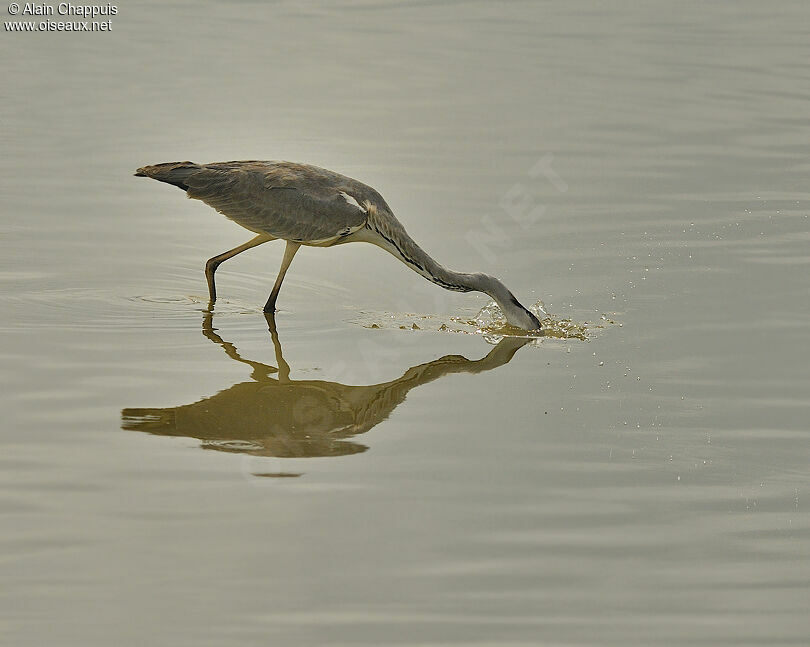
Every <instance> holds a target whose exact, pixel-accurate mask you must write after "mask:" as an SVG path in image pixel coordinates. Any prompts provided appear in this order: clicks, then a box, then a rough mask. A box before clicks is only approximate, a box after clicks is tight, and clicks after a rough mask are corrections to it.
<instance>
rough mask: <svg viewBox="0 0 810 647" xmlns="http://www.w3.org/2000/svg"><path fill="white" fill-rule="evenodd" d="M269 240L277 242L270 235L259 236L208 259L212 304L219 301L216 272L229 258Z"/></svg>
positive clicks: (207, 277)
mask: <svg viewBox="0 0 810 647" xmlns="http://www.w3.org/2000/svg"><path fill="white" fill-rule="evenodd" d="M268 240H275V237H274V236H271V235H269V234H259V235H258V236H256V237H255V238H251V239H250V240H249V241H248V242H246V243H244V244H243V245H239V247H234V248H233V249H231V250H228V251H227V252H223V253H222V254H219V255H218V256H214V257H213V258H209V259H208V261H207V262H206V263H205V279H206V280H207V281H208V296H209V298H210V299H211V303H213V302H214V301H216V300H217V287H216V285H215V284H214V272H216V271H217V268H218V267H219V266H220V265H222V263H224V262H225V261H227V260H228V259H229V258H233V257H234V256H236V255H237V254H241V253H242V252H244V251H245V250H246V249H250V248H251V247H256V245H261V244H262V243H266V242H267V241H268Z"/></svg>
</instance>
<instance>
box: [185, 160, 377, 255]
mask: <svg viewBox="0 0 810 647" xmlns="http://www.w3.org/2000/svg"><path fill="white" fill-rule="evenodd" d="M186 184H187V185H188V189H187V190H188V196H189V197H190V198H195V199H197V200H202V201H203V202H205V203H206V204H208V205H210V206H211V207H213V208H214V209H216V210H217V211H219V212H220V213H222V214H223V215H225V216H227V217H228V218H230V219H231V220H233V221H235V222H236V223H238V224H240V225H242V226H243V227H245V228H247V229H250V230H251V231H255V232H257V233H267V234H270V235H271V236H275V237H276V238H283V239H285V240H294V241H298V242H304V243H307V242H317V243H325V242H328V241H330V240H332V239H339V238H341V237H343V236H346V235H348V234H349V233H351V232H353V231H357V230H358V229H360V228H361V227H363V226H364V224H365V222H366V218H367V217H368V211H369V209H370V208H372V207H375V206H376V204H377V203H378V202H381V204H382V205H384V206H386V207H387V205H385V202H384V201H383V200H382V198H381V197H380V196H379V194H378V193H377V192H376V191H374V189H372V188H371V187H367V186H366V185H364V184H361V183H360V182H357V181H356V180H352V179H351V178H348V177H345V176H343V175H340V174H338V173H333V172H331V171H327V170H326V169H321V168H318V167H315V166H308V165H305V164H293V163H291V162H221V163H216V164H205V165H203V166H201V168H200V170H198V171H195V172H193V173H191V174H190V175H189V176H188V178H187V179H186ZM347 195H348V196H349V197H350V198H351V200H349V199H348V198H347V197H346V196H347Z"/></svg>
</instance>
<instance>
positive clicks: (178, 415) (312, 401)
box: [121, 312, 529, 458]
mask: <svg viewBox="0 0 810 647" xmlns="http://www.w3.org/2000/svg"><path fill="white" fill-rule="evenodd" d="M265 317H266V319H267V323H268V327H269V330H270V335H271V338H272V341H273V347H274V349H275V354H276V363H277V364H278V366H277V367H273V366H269V365H267V364H263V363H261V362H254V361H251V360H249V359H245V358H243V357H241V356H240V354H239V352H238V351H237V349H236V347H235V346H234V345H233V344H232V343H230V342H227V341H225V340H223V339H222V337H220V336H219V334H218V333H217V332H216V331H215V329H214V327H213V314H212V313H210V312H209V313H206V315H205V318H204V320H203V327H202V332H203V334H204V335H205V336H206V337H207V338H208V339H210V340H211V341H213V342H214V343H216V344H218V345H219V346H221V347H222V348H223V350H224V351H225V353H227V355H228V357H230V358H231V359H233V360H235V361H237V362H241V363H243V364H246V365H248V366H250V367H251V369H252V372H251V376H250V377H251V380H250V381H247V382H240V383H239V384H234V385H233V386H232V387H230V388H228V389H225V390H224V391H220V392H219V393H217V394H216V395H212V396H211V397H208V398H203V399H202V400H199V401H198V402H194V403H193V404H185V405H181V406H178V407H167V408H138V409H136V408H129V409H124V410H123V411H122V412H121V418H122V427H123V428H124V429H131V430H135V431H145V432H148V433H151V434H156V435H160V436H182V437H190V438H197V439H199V440H201V441H202V447H203V448H205V449H215V450H219V451H226V452H241V453H246V454H252V455H255V456H275V457H279V458H292V457H299V458H303V457H316V456H344V455H347V454H356V453H359V452H363V451H365V450H366V449H367V447H366V446H365V445H363V444H360V443H358V442H354V441H353V440H352V439H353V438H354V437H355V436H357V435H358V434H362V433H365V432H366V431H368V430H369V429H371V428H372V427H374V426H375V425H376V424H378V423H379V422H381V421H383V420H385V419H386V418H387V417H388V416H389V415H390V414H391V412H392V411H393V410H394V409H395V408H396V407H397V406H398V405H399V404H400V403H401V402H403V401H404V400H405V397H406V396H407V394H408V392H409V391H410V390H411V389H412V388H414V387H416V386H420V385H422V384H427V383H428V382H432V381H433V380H436V379H438V378H440V377H442V376H443V375H448V374H450V373H481V372H484V371H489V370H492V369H494V368H497V367H499V366H502V365H503V364H506V363H507V362H509V361H510V360H511V359H512V357H513V356H514V355H515V353H516V352H517V351H518V349H519V348H520V347H521V346H523V345H524V344H526V343H527V342H528V341H529V340H527V339H523V338H512V337H505V338H504V339H502V340H501V341H500V342H499V343H498V344H497V345H496V346H495V347H494V348H492V350H490V352H489V353H488V354H487V355H486V356H484V357H483V358H481V359H477V360H470V359H467V358H466V357H463V356H461V355H445V356H444V357H440V358H438V359H436V360H433V361H432V362H427V363H426V364H419V365H418V366H413V367H411V368H409V369H408V370H407V371H405V372H404V373H403V374H402V376H401V377H398V378H397V379H395V380H391V381H390V382H383V383H381V384H371V385H368V386H351V385H347V384H340V383H338V382H329V381H326V380H292V379H290V366H289V364H287V362H286V361H285V360H284V357H283V356H282V352H281V343H280V342H279V338H278V332H277V330H276V324H275V319H274V315H273V314H271V313H267V314H265Z"/></svg>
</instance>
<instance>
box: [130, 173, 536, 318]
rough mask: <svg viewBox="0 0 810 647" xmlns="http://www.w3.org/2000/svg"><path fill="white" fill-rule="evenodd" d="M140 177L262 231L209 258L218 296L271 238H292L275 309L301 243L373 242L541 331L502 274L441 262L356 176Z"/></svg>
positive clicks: (213, 291)
mask: <svg viewBox="0 0 810 647" xmlns="http://www.w3.org/2000/svg"><path fill="white" fill-rule="evenodd" d="M136 175H138V176H145V177H151V178H154V179H156V180H160V181H161V182H166V183H168V184H173V185H174V186H177V187H180V188H181V189H183V190H185V191H186V192H187V193H188V197H189V198H195V199H198V200H202V201H203V202H205V203H206V204H208V205H210V206H212V207H213V208H214V209H216V210H217V211H219V212H220V213H222V214H223V215H225V216H227V217H228V218H230V219H231V220H233V221H234V222H236V223H237V224H239V225H241V226H242V227H244V228H245V229H248V230H250V231H252V232H254V233H255V234H256V236H255V237H254V238H253V239H251V240H250V241H248V242H247V243H245V244H243V245H240V246H239V247H236V248H234V249H232V250H229V251H227V252H224V253H223V254H220V255H218V256H215V257H213V258H211V259H209V261H208V263H206V277H207V279H208V288H209V293H210V296H211V301H212V302H213V301H215V300H216V287H215V283H214V273H215V272H216V269H217V267H218V266H219V265H220V264H221V263H222V262H224V261H226V260H227V259H229V258H232V257H233V256H235V255H236V254H239V253H241V252H243V251H245V250H246V249H250V248H251V247H255V246H256V245H260V244H262V243H265V242H267V241H270V240H275V239H283V240H285V241H287V248H286V250H285V252H284V259H283V261H282V264H281V271H280V272H279V275H278V278H277V280H276V284H275V286H274V287H273V291H272V292H271V294H270V298H269V299H268V300H267V303H266V304H265V308H264V309H265V311H269V312H272V311H274V310H275V303H276V298H277V297H278V292H279V289H280V288H281V283H282V281H283V280H284V275H285V273H286V271H287V268H288V267H289V265H290V263H291V262H292V259H293V257H294V256H295V253H296V252H297V251H298V249H299V248H300V247H301V245H309V246H313V247H331V246H332V245H339V244H343V243H349V242H368V243H373V244H375V245H377V246H379V247H382V248H383V249H385V250H386V251H388V252H390V253H391V254H392V255H394V256H395V257H397V258H398V259H399V260H401V261H402V262H403V263H405V264H406V265H408V266H409V267H410V268H411V269H413V270H414V271H416V272H418V273H419V274H421V275H422V276H424V277H425V278H427V279H428V280H430V281H432V282H434V283H436V284H437V285H440V286H441V287H443V288H446V289H448V290H454V291H458V292H469V291H472V290H478V291H481V292H486V293H487V294H489V295H490V296H491V297H492V298H493V299H495V301H497V302H498V305H499V306H500V307H501V310H502V311H503V312H504V314H505V316H506V318H507V321H508V322H509V323H510V324H513V325H515V326H519V327H521V328H525V329H528V330H539V329H540V323H539V321H538V320H537V318H536V317H535V316H534V315H533V314H532V313H530V312H529V311H528V310H526V309H525V308H524V307H523V306H522V305H520V303H519V302H518V301H517V299H516V298H515V297H514V295H513V294H512V293H511V292H510V291H509V290H508V289H507V288H506V287H505V286H504V285H503V284H502V283H501V282H500V281H498V280H497V279H495V278H493V277H490V276H487V275H486V274H465V273H460V272H453V271H451V270H448V269H446V268H445V267H443V266H442V265H440V264H439V263H437V262H436V261H434V260H433V259H432V258H431V257H430V256H429V255H428V254H427V253H426V252H425V251H424V250H422V249H421V248H420V247H419V246H418V245H417V244H416V243H415V242H414V241H413V240H412V239H411V238H410V236H408V234H407V232H406V231H405V228H404V227H403V226H402V224H401V223H400V222H399V221H398V220H397V219H396V217H395V216H394V214H393V212H392V211H391V208H390V207H389V206H388V204H387V203H386V202H385V200H384V199H383V197H382V196H381V195H380V194H379V193H378V192H377V191H375V190H374V189H372V188H371V187H370V186H367V185H365V184H363V183H362V182H358V181H357V180H353V179H352V178H349V177H346V176H344V175H340V174H339V173H334V172H333V171H328V170H326V169H322V168H319V167H317V166H310V165H307V164H296V163H293V162H263V161H242V162H218V163H214V164H194V163H193V162H170V163H166V164H156V165H154V166H145V167H143V168H140V169H138V171H137V173H136Z"/></svg>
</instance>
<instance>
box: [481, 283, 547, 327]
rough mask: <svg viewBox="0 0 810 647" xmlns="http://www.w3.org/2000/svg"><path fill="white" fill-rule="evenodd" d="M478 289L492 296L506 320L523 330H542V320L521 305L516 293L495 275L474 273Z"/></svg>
mask: <svg viewBox="0 0 810 647" xmlns="http://www.w3.org/2000/svg"><path fill="white" fill-rule="evenodd" d="M471 277H472V282H473V283H474V284H475V285H476V289H478V290H479V291H480V292H484V293H486V294H488V295H489V296H491V297H492V298H493V299H494V300H495V302H496V303H497V304H498V307H499V308H500V309H501V312H503V314H504V316H505V317H506V321H507V322H508V323H509V324H510V325H512V326H516V327H518V328H522V329H523V330H541V329H542V326H541V325H540V320H539V319H538V318H537V317H536V316H535V315H534V314H533V313H531V312H529V311H528V310H527V309H526V308H524V307H523V305H521V303H520V301H518V300H517V298H515V295H514V294H512V293H511V292H510V291H509V288H507V287H506V286H505V285H504V284H503V283H501V282H500V281H499V280H498V279H496V278H495V277H494V276H489V275H488V274H472V275H471Z"/></svg>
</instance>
